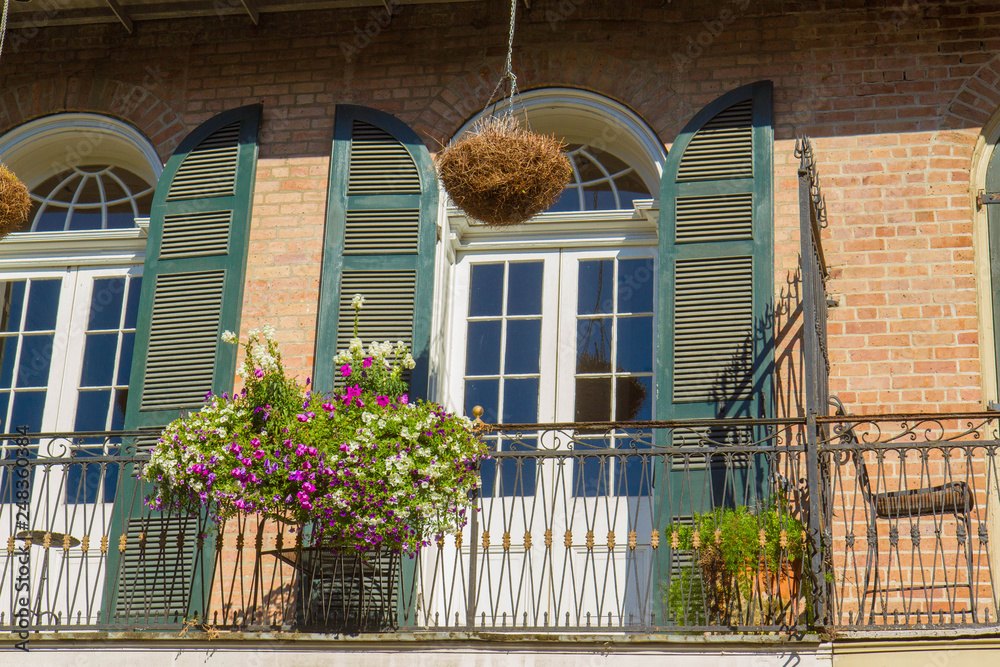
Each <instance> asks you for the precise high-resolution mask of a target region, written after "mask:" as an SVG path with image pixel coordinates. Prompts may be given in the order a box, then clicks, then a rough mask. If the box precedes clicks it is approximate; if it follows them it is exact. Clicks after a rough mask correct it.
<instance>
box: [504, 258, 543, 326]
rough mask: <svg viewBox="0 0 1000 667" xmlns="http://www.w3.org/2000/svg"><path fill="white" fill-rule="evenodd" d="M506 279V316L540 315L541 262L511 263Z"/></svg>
mask: <svg viewBox="0 0 1000 667" xmlns="http://www.w3.org/2000/svg"><path fill="white" fill-rule="evenodd" d="M509 271H510V275H509V276H508V279H507V285H508V286H507V314H508V315H541V314H542V271H543V264H542V262H511V264H510V269H509Z"/></svg>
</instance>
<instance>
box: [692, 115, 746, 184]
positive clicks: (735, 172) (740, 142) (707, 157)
mask: <svg viewBox="0 0 1000 667" xmlns="http://www.w3.org/2000/svg"><path fill="white" fill-rule="evenodd" d="M751 176H753V101H752V100H745V101H743V102H739V103H737V104H734V105H733V106H731V107H729V108H728V109H726V110H724V111H721V112H720V113H718V114H716V115H715V117H713V118H712V119H711V120H710V121H708V122H707V123H705V125H704V126H702V128H701V129H699V130H698V131H697V132H696V133H695V135H694V137H693V138H692V139H691V141H690V143H688V145H687V148H685V149H684V154H683V155H682V156H681V161H680V165H679V167H678V169H677V182H678V183H682V182H690V181H708V180H718V179H730V178H748V177H751Z"/></svg>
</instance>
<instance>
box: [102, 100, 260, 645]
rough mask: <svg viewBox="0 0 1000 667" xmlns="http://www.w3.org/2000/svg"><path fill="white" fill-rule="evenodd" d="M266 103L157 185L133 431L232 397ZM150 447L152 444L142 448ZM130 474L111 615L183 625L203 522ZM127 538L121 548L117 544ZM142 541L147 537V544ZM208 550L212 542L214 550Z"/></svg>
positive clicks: (193, 602)
mask: <svg viewBox="0 0 1000 667" xmlns="http://www.w3.org/2000/svg"><path fill="white" fill-rule="evenodd" d="M260 118H261V106H260V105H252V106H246V107H242V108H239V109H233V110H231V111H226V112H223V113H221V114H219V115H217V116H215V117H214V118H211V119H210V120H208V121H206V122H205V123H203V124H202V125H201V126H199V127H198V128H197V129H195V130H194V131H193V132H191V134H189V135H188V136H187V138H185V139H184V141H182V142H181V144H180V146H179V147H178V148H177V150H176V152H175V153H174V154H173V156H172V157H171V158H170V160H169V161H168V162H167V165H166V167H165V168H164V170H163V174H162V175H161V177H160V180H159V182H158V183H157V186H156V192H155V194H154V196H153V206H152V210H151V214H150V225H149V240H148V242H147V244H146V259H145V266H144V268H143V289H142V294H141V296H140V301H139V313H138V322H137V326H136V341H135V352H134V354H133V361H132V374H131V378H130V382H129V397H128V406H127V408H126V414H125V428H127V429H136V428H150V427H154V428H159V427H162V426H165V425H166V424H168V423H170V422H171V421H173V420H174V419H175V418H177V417H178V416H180V415H181V414H182V413H183V412H185V411H194V410H197V409H199V408H200V407H201V406H202V405H204V401H205V394H206V393H208V392H209V391H211V392H213V393H217V394H221V393H223V392H226V391H232V387H233V379H234V376H235V372H236V346H234V345H228V344H224V343H222V340H221V336H222V332H223V331H225V330H227V329H228V330H232V331H239V322H240V311H241V309H242V306H243V283H244V273H245V269H246V259H247V248H248V237H249V230H250V212H251V204H252V200H253V186H254V178H255V174H256V167H257V143H258V135H259V131H260ZM140 444H152V443H140ZM132 473H133V471H126V473H125V474H124V475H123V476H122V482H121V484H120V488H119V490H118V502H116V504H115V515H114V516H113V518H112V524H111V537H112V540H111V544H112V548H111V549H110V550H109V558H108V576H107V578H106V585H105V598H104V609H105V614H106V615H107V616H112V615H116V616H118V621H117V622H123V621H125V620H126V619H130V620H131V621H132V622H136V623H140V624H156V623H159V624H167V625H170V624H175V623H178V622H180V621H183V619H184V618H185V617H187V616H188V615H190V613H191V611H192V609H197V608H198V606H199V605H200V604H201V601H202V600H203V599H204V590H203V589H204V587H205V586H206V585H207V583H209V582H205V581H204V578H205V577H204V576H202V577H201V579H202V580H201V581H196V577H197V576H199V575H203V574H204V573H203V572H201V573H199V570H200V569H201V567H202V565H203V564H204V563H206V562H207V563H211V558H210V557H208V555H206V553H205V551H204V550H201V551H199V552H196V551H195V548H194V546H195V540H196V537H197V535H198V534H199V533H200V532H201V531H202V530H203V528H204V517H201V518H200V519H197V520H196V519H192V518H185V517H175V516H171V517H168V516H162V515H159V514H158V513H155V512H150V511H149V510H148V509H147V508H145V507H144V506H143V495H144V494H145V493H148V492H149V491H150V489H139V488H138V487H137V485H136V483H135V480H134V479H133V477H132ZM122 535H124V536H125V543H124V549H123V550H122V551H119V549H118V548H116V547H117V546H119V545H118V544H116V543H117V542H118V540H119V538H120V537H121V536H122ZM140 538H141V539H140ZM205 544H206V545H207V547H208V548H210V547H211V541H210V540H208V541H206V542H205Z"/></svg>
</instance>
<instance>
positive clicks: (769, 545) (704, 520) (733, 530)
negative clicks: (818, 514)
mask: <svg viewBox="0 0 1000 667" xmlns="http://www.w3.org/2000/svg"><path fill="white" fill-rule="evenodd" d="M762 529H763V531H764V545H763V547H761V543H760V531H761V530H762ZM675 530H676V531H677V534H678V547H677V548H678V549H679V550H680V551H683V552H693V551H694V550H695V539H694V538H695V534H697V535H698V544H699V546H700V548H701V549H703V550H704V549H717V550H718V552H719V556H720V557H721V559H722V567H723V568H724V569H725V570H726V571H727V572H731V573H736V572H739V571H741V570H744V569H746V567H747V566H748V565H752V566H754V567H756V566H759V565H763V566H766V567H767V568H768V569H771V570H774V569H777V568H778V566H779V565H780V564H782V563H788V562H792V561H796V560H799V559H801V558H802V557H803V555H804V554H805V551H806V545H805V543H804V542H803V534H804V531H805V526H804V525H803V523H802V521H800V520H799V519H798V518H797V517H795V516H793V515H792V514H791V513H790V512H789V511H788V506H787V503H786V502H785V500H784V498H782V497H780V496H778V497H773V498H771V499H770V500H768V501H767V502H765V503H763V504H762V505H761V506H760V507H757V508H750V507H747V506H745V505H739V506H737V507H726V508H722V507H719V508H716V509H714V510H713V511H711V512H706V513H704V514H696V515H695V516H694V521H693V522H692V523H691V524H690V525H687V524H681V525H677V526H673V525H671V526H668V527H667V535H668V537H669V536H671V535H672V534H673V532H674V531H675ZM782 530H784V531H785V540H786V544H787V546H784V547H783V546H782V545H781V541H782V540H781V532H782ZM717 535H718V540H717V539H716V536H717Z"/></svg>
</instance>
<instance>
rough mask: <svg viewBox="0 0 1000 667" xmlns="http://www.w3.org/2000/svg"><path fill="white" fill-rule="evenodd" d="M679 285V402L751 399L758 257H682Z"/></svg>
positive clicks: (676, 368) (676, 352)
mask: <svg viewBox="0 0 1000 667" xmlns="http://www.w3.org/2000/svg"><path fill="white" fill-rule="evenodd" d="M674 285H675V287H674V291H675V295H674V313H675V315H674V317H675V322H676V326H675V331H674V391H673V398H674V401H675V402H689V401H712V400H728V399H732V398H748V397H749V395H750V389H751V387H750V383H749V382H748V380H749V378H750V376H751V373H752V368H753V365H752V361H751V356H752V355H751V354H750V350H751V349H752V346H753V258H752V257H729V258H721V259H687V260H678V261H677V265H676V268H675V271H674Z"/></svg>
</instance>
